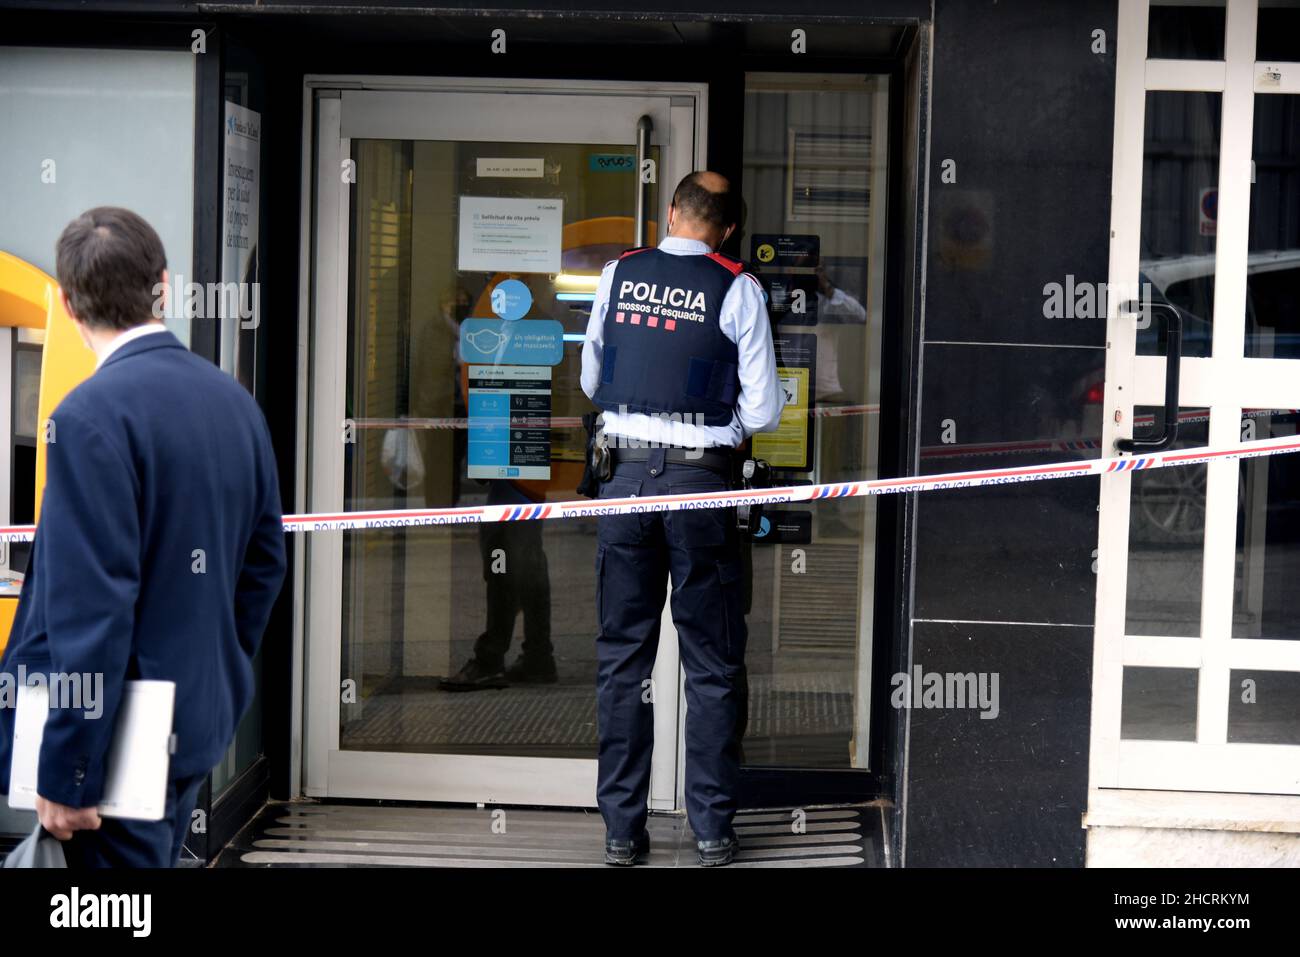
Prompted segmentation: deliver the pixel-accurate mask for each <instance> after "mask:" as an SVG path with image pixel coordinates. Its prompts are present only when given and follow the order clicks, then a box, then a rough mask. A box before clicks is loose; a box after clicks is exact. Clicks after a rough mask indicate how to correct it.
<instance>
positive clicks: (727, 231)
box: [718, 223, 736, 249]
mask: <svg viewBox="0 0 1300 957" xmlns="http://www.w3.org/2000/svg"><path fill="white" fill-rule="evenodd" d="M735 231H736V224H735V223H732V224H731V225H730V226H728V227H727V228H726V229H724V230H723V231H722V238H721V239H719V240H718V248H719V249H721V248H722V247H723V246H725V245H726V244H727V240H728V239H730V238H731V234H732V233H734V232H735Z"/></svg>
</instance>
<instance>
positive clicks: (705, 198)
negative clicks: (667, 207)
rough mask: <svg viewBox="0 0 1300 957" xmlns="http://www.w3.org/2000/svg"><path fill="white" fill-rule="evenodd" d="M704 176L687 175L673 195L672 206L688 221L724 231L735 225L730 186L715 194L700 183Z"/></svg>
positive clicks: (734, 211) (699, 173) (696, 174)
mask: <svg viewBox="0 0 1300 957" xmlns="http://www.w3.org/2000/svg"><path fill="white" fill-rule="evenodd" d="M703 178H704V174H703V173H702V172H701V171H699V170H696V171H695V172H694V173H687V174H686V176H685V177H684V178H683V179H682V181H681V182H680V183H678V184H677V191H676V192H674V193H673V205H674V206H676V207H677V209H678V210H679V211H680V212H681V213H682V214H683V215H684V216H686V217H687V218H688V219H693V220H695V221H697V222H700V223H706V224H708V225H709V226H713V227H714V228H716V229H726V228H727V227H728V226H733V225H735V223H736V208H735V206H736V204H735V201H734V199H733V197H732V192H731V184H730V183H728V184H727V188H726V189H725V190H722V191H720V192H717V193H715V192H714V191H713V190H711V189H709V188H708V187H706V186H704V185H703V184H702V183H701V182H700V181H701V180H702V179H703Z"/></svg>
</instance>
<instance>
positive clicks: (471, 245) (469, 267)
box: [456, 196, 564, 273]
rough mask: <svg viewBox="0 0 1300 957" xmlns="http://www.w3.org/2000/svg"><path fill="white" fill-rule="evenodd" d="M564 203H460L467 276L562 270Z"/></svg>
mask: <svg viewBox="0 0 1300 957" xmlns="http://www.w3.org/2000/svg"><path fill="white" fill-rule="evenodd" d="M563 231H564V200H562V199H519V198H515V197H496V196H462V197H461V198H460V243H459V252H458V255H457V266H456V268H457V269H458V270H460V271H461V272H491V273H497V272H519V273H527V272H547V273H556V272H559V271H560V245H561V237H562V234H563Z"/></svg>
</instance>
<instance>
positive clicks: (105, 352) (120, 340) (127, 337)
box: [95, 322, 167, 369]
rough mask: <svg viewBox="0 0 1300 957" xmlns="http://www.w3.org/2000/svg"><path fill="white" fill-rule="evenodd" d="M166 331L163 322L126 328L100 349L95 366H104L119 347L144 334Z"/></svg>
mask: <svg viewBox="0 0 1300 957" xmlns="http://www.w3.org/2000/svg"><path fill="white" fill-rule="evenodd" d="M166 331H167V327H166V326H164V325H163V324H162V323H161V322H146V323H145V324H144V325H141V326H132V327H131V328H130V329H128V330H126V332H124V333H122V334H121V335H119V336H118V337H117V338H116V339H114V340H112V341H111V342H109V343H108V344H107V345H105V346H104V347H103V348H102V349H101V350H100V352H99V354H98V357H97V358H96V361H95V368H96V369H98V368H99V367H100V366H102V365H103V364H104V363H105V362H107V361H108V357H109V356H111V355H112V354H113V353H114V352H116V351H117V350H118V349H121V348H122V347H123V346H124V345H126V344H127V343H128V342H134V341H135V340H136V339H141V338H143V337H144V336H149V335H153V334H154V333H155V332H166Z"/></svg>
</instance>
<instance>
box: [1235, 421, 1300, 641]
mask: <svg viewBox="0 0 1300 957" xmlns="http://www.w3.org/2000/svg"><path fill="white" fill-rule="evenodd" d="M1297 422H1300V415H1297V414H1296V413H1294V412H1289V411H1278V412H1270V411H1267V410H1262V411H1259V412H1255V411H1250V412H1248V413H1247V414H1245V415H1244V416H1243V417H1242V432H1241V434H1242V438H1243V440H1250V439H1269V438H1281V437H1284V436H1294V435H1295V434H1296V432H1297ZM1298 490H1300V456H1297V455H1269V456H1264V457H1262V458H1255V459H1245V460H1244V461H1242V463H1241V479H1240V483H1239V486H1238V490H1237V496H1238V498H1237V502H1238V506H1237V562H1236V568H1237V572H1236V583H1235V588H1234V590H1233V607H1232V612H1233V615H1232V636H1233V637H1234V638H1273V639H1278V638H1280V639H1286V640H1290V641H1295V640H1300V588H1298V587H1297V585H1296V583H1297V582H1300V494H1298Z"/></svg>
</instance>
